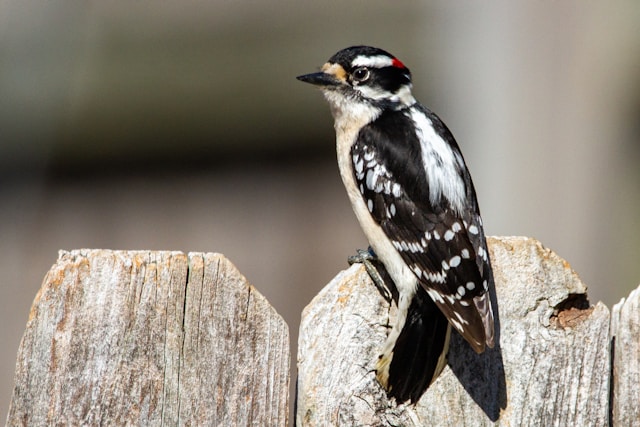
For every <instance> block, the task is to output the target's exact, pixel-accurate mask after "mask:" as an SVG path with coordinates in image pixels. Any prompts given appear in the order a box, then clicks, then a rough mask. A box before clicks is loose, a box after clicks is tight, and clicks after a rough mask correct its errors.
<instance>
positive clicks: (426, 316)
mask: <svg viewBox="0 0 640 427" xmlns="http://www.w3.org/2000/svg"><path fill="white" fill-rule="evenodd" d="M448 333H449V322H448V321H447V319H446V318H445V316H444V315H443V314H442V312H441V311H440V309H439V308H438V307H437V306H436V305H435V303H434V302H433V300H432V299H431V298H430V297H429V295H428V294H427V293H426V291H425V290H424V289H423V288H422V287H421V286H418V289H417V292H416V295H415V297H414V298H413V300H412V302H411V306H410V307H409V312H408V313H407V320H406V323H405V325H404V327H403V328H402V331H401V332H400V336H399V337H398V340H397V341H396V344H395V346H394V348H393V358H392V359H391V364H390V366H389V383H388V388H389V396H390V397H393V398H395V399H396V401H397V402H399V403H402V402H405V401H407V400H409V399H411V403H415V402H417V401H418V400H419V399H420V397H421V396H422V394H423V393H424V392H425V391H426V389H427V388H428V387H429V385H430V384H431V383H432V382H433V380H435V378H437V376H438V375H439V374H440V371H441V370H442V368H443V367H444V365H445V364H446V353H447V352H448V350H449V348H448V347H449V339H448ZM443 352H444V356H443V359H444V360H445V363H441V366H438V362H439V360H440V357H441V355H442V354H443Z"/></svg>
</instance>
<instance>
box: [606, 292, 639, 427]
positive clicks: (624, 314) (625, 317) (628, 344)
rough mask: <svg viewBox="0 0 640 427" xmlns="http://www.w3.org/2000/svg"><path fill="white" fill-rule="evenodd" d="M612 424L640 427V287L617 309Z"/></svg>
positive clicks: (613, 325) (613, 316)
mask: <svg viewBox="0 0 640 427" xmlns="http://www.w3.org/2000/svg"><path fill="white" fill-rule="evenodd" d="M611 336H612V337H613V341H612V344H613V351H612V353H613V359H614V362H613V383H612V390H611V396H612V408H611V421H612V422H611V424H612V425H613V426H620V427H623V426H640V287H638V288H636V289H635V290H634V291H632V292H631V294H629V297H627V298H626V299H625V298H623V299H622V300H621V301H620V302H619V303H618V304H616V305H614V306H613V310H612V311H611Z"/></svg>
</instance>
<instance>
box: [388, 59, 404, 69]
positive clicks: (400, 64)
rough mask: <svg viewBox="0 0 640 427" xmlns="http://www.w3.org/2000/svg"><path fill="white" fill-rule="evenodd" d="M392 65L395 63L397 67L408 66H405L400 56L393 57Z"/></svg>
mask: <svg viewBox="0 0 640 427" xmlns="http://www.w3.org/2000/svg"><path fill="white" fill-rule="evenodd" d="M391 65H393V66H394V67H396V68H407V67H405V66H404V64H403V63H402V61H400V60H399V59H398V58H393V59H392V60H391Z"/></svg>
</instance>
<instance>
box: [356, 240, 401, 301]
mask: <svg viewBox="0 0 640 427" xmlns="http://www.w3.org/2000/svg"><path fill="white" fill-rule="evenodd" d="M356 252H357V253H356V255H351V256H350V257H349V258H347V260H348V261H349V264H350V265H353V264H356V263H358V264H362V265H363V266H364V268H365V270H367V274H368V275H369V277H370V278H371V280H372V281H373V284H374V285H375V286H376V288H378V292H380V294H381V295H382V297H383V298H384V299H385V300H387V302H389V303H391V301H392V300H393V294H392V292H391V290H390V289H389V287H388V286H387V284H386V283H385V281H384V279H383V278H382V275H381V274H380V272H379V271H378V268H377V267H376V266H375V265H373V263H379V262H380V261H379V260H378V256H377V255H376V253H375V252H374V251H373V249H371V247H369V248H368V249H367V250H364V249H358V250H357V251H356Z"/></svg>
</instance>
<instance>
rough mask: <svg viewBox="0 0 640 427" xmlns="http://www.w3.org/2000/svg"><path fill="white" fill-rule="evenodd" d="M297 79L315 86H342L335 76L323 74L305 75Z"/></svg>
mask: <svg viewBox="0 0 640 427" xmlns="http://www.w3.org/2000/svg"><path fill="white" fill-rule="evenodd" d="M296 79H298V80H300V81H301V82H305V83H311V84H312V85H315V86H337V85H339V84H340V81H339V80H338V79H337V78H336V77H335V76H334V75H333V74H328V73H323V72H318V73H311V74H305V75H302V76H298V77H296Z"/></svg>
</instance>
